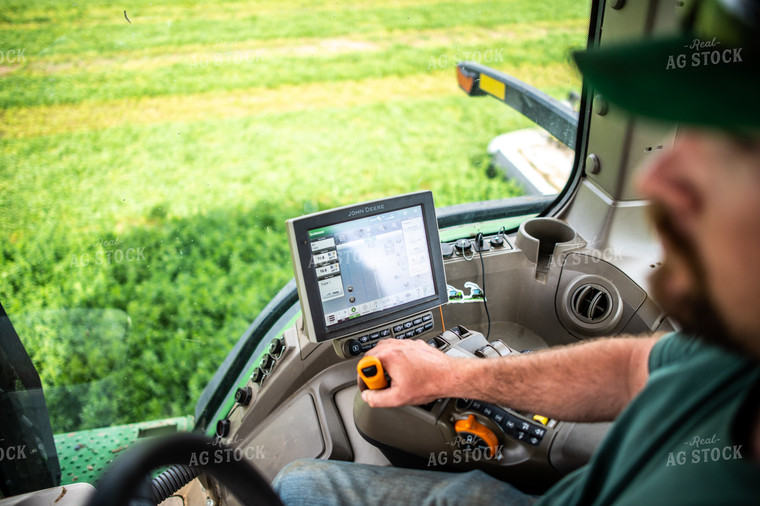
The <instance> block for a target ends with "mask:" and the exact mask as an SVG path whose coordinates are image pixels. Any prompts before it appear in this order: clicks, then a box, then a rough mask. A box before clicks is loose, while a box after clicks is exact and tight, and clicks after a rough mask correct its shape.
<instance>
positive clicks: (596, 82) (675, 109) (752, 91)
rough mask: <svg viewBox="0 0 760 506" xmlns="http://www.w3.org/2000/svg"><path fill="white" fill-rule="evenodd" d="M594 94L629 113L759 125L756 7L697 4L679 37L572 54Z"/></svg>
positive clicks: (745, 0)
mask: <svg viewBox="0 0 760 506" xmlns="http://www.w3.org/2000/svg"><path fill="white" fill-rule="evenodd" d="M573 56H574V57H575V61H576V63H577V65H578V67H579V68H580V70H581V72H582V73H583V76H584V79H585V81H586V83H587V84H589V85H590V86H591V87H592V88H593V89H594V90H595V92H596V93H599V94H601V95H602V97H604V98H605V99H606V100H608V101H609V102H611V103H614V104H617V105H619V106H620V107H622V108H624V109H626V110H628V111H630V112H631V113H633V114H636V115H640V116H646V117H650V118H654V119H659V120H665V121H673V122H679V123H689V124H693V125H701V126H709V127H715V128H719V129H726V130H747V129H749V130H756V129H757V128H760V2H757V1H756V0H701V1H697V2H695V4H694V5H693V6H692V8H691V9H690V11H689V12H688V14H687V15H686V16H685V18H684V22H683V25H682V29H681V31H680V33H678V34H676V35H672V36H669V37H664V38H663V37H659V38H650V39H646V40H643V41H642V40H637V41H631V42H629V43H622V44H621V43H618V44H615V45H609V46H604V47H601V48H594V49H589V50H587V51H582V52H577V53H575V54H574V55H573Z"/></svg>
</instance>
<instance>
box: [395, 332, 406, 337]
mask: <svg viewBox="0 0 760 506" xmlns="http://www.w3.org/2000/svg"><path fill="white" fill-rule="evenodd" d="M405 337H406V334H404V333H403V332H399V333H398V334H396V339H403V338H405Z"/></svg>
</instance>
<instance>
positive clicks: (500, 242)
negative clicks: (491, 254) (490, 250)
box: [489, 235, 504, 248]
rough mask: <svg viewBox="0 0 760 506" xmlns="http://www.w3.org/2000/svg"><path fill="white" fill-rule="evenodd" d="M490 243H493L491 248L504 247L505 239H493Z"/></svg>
mask: <svg viewBox="0 0 760 506" xmlns="http://www.w3.org/2000/svg"><path fill="white" fill-rule="evenodd" d="M489 242H490V243H491V246H494V247H496V248H498V247H501V246H504V238H503V237H502V236H501V235H497V236H494V237H491V240H490V241H489Z"/></svg>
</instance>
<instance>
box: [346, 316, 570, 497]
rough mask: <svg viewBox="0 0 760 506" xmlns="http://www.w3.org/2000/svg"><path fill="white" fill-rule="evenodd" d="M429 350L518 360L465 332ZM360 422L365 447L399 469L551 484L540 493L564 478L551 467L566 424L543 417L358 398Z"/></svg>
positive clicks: (473, 403) (453, 332) (447, 335)
mask: <svg viewBox="0 0 760 506" xmlns="http://www.w3.org/2000/svg"><path fill="white" fill-rule="evenodd" d="M427 342H428V344H429V345H431V346H434V347H436V348H438V349H440V350H442V351H443V352H444V353H447V354H449V355H453V356H459V357H469V358H472V359H474V360H477V359H478V358H485V357H493V356H504V355H509V354H517V353H519V352H517V351H515V350H513V349H511V348H510V347H509V346H507V345H506V344H504V343H503V342H501V341H491V342H489V341H487V340H486V339H485V337H484V336H483V334H480V333H479V332H472V331H470V330H468V329H467V328H465V327H462V326H458V327H453V328H450V329H449V330H446V331H445V332H443V333H441V334H438V335H436V336H435V337H433V338H431V339H429V340H427ZM354 420H355V423H356V427H357V429H358V430H359V432H360V433H361V434H362V435H363V436H364V437H365V439H367V440H368V441H369V442H370V443H372V444H374V445H375V446H377V447H378V448H379V449H380V450H381V451H382V452H383V453H384V454H385V456H386V457H387V458H388V459H389V460H390V461H391V463H393V464H394V465H397V466H407V467H409V466H411V467H420V466H422V467H426V468H429V467H431V466H440V467H442V469H440V470H445V469H446V468H457V469H482V470H484V471H486V472H488V473H489V474H492V475H495V476H498V477H500V478H503V479H507V476H508V477H509V479H514V478H516V477H519V476H521V475H522V473H525V476H531V479H540V480H547V481H546V482H545V483H539V484H538V485H537V488H536V489H535V490H539V489H541V488H542V487H543V486H544V485H546V486H548V485H549V484H550V483H551V482H553V481H554V480H556V479H557V478H559V474H558V473H557V472H556V471H555V470H554V469H552V466H551V465H550V463H549V449H550V447H551V444H552V441H553V439H554V438H555V437H556V435H557V433H558V431H560V430H561V429H562V427H563V424H562V423H560V422H558V421H556V420H552V419H549V418H547V417H545V416H543V415H541V414H538V413H525V412H520V411H516V410H513V409H510V408H508V407H505V406H498V405H495V404H492V403H488V402H483V401H480V400H478V399H438V400H437V401H435V402H432V403H430V404H427V405H424V406H405V407H400V408H390V409H389V408H383V409H373V408H370V407H369V406H368V405H367V404H366V403H364V401H362V399H361V396H360V395H357V396H356V398H355V400H354ZM571 425H572V424H571ZM398 427H404V430H403V431H399V430H397V428H398ZM537 470H540V472H536V471H537ZM537 476H540V477H541V478H536V477H537Z"/></svg>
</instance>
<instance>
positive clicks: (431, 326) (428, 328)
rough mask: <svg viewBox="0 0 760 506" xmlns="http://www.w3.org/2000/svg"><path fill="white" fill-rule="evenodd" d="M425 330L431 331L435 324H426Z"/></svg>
mask: <svg viewBox="0 0 760 506" xmlns="http://www.w3.org/2000/svg"><path fill="white" fill-rule="evenodd" d="M424 328H425V330H430V329H432V328H433V324H432V323H426V324H425V327H424Z"/></svg>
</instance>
